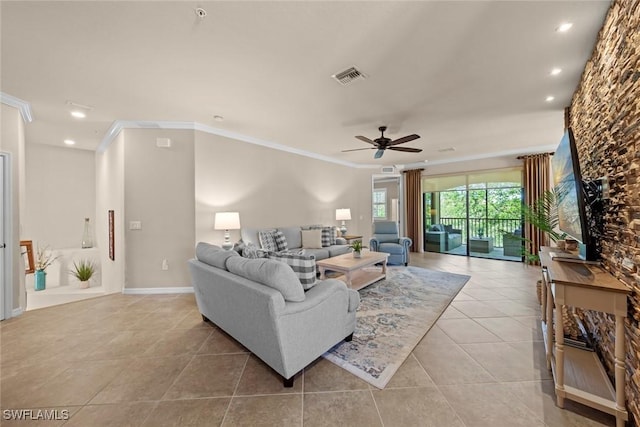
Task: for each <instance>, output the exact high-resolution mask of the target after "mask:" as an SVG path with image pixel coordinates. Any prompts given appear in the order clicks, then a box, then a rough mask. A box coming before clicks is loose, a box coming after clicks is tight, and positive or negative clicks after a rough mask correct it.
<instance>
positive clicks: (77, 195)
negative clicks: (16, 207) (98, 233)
mask: <svg viewBox="0 0 640 427" xmlns="http://www.w3.org/2000/svg"><path fill="white" fill-rule="evenodd" d="M26 172H27V178H26V180H27V181H26V210H25V212H24V213H23V218H24V229H23V236H24V237H25V238H27V239H28V240H32V241H33V244H34V249H35V246H36V245H38V246H41V247H43V246H49V247H51V248H52V249H63V248H79V247H81V244H82V233H83V230H84V219H85V218H90V222H91V224H92V229H93V230H94V234H95V226H96V217H95V209H96V197H95V192H96V184H95V182H96V178H95V177H96V166H95V153H94V152H93V151H88V150H78V149H74V148H66V147H55V146H52V145H45V144H35V143H29V144H28V145H27V146H26ZM93 240H94V242H95V235H94V239H93Z"/></svg>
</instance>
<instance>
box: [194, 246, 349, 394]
mask: <svg viewBox="0 0 640 427" xmlns="http://www.w3.org/2000/svg"><path fill="white" fill-rule="evenodd" d="M188 263H189V271H190V273H191V278H192V282H193V288H194V291H195V297H196V302H197V304H198V309H199V310H200V313H201V314H202V317H203V319H204V320H205V321H211V322H213V323H214V324H215V325H216V326H218V327H220V328H221V329H222V330H224V331H225V332H226V333H228V334H229V335H231V336H232V337H233V338H235V339H236V340H237V341H238V342H240V343H241V344H242V345H244V346H245V347H246V348H247V349H249V350H250V351H251V352H252V353H253V354H255V355H256V356H258V357H259V358H260V359H262V360H263V361H264V362H265V363H266V364H267V365H269V366H270V367H271V368H273V370H275V371H276V372H278V373H279V374H280V375H282V377H283V378H284V384H285V386H286V387H291V386H293V377H294V375H295V374H296V373H298V372H300V371H301V370H302V369H303V368H304V367H305V366H307V365H308V364H309V363H311V362H313V361H314V360H315V359H317V358H318V357H319V356H321V355H322V354H323V353H325V352H326V351H327V350H329V349H330V348H331V347H333V346H334V345H336V344H338V343H339V342H340V341H342V340H345V339H346V340H347V341H350V340H351V337H352V336H353V331H354V330H355V325H356V309H357V307H358V305H359V303H360V295H359V294H358V292H357V291H354V290H351V289H347V286H346V285H345V284H344V283H343V282H342V281H340V280H336V279H328V280H324V281H319V282H317V284H316V285H315V286H313V287H311V288H310V289H308V290H307V291H304V289H303V288H302V285H301V283H300V281H299V280H298V277H297V276H296V275H295V274H294V272H293V270H292V269H291V268H290V267H289V266H288V265H287V264H285V263H282V262H279V261H274V260H271V259H265V258H261V259H247V258H243V257H241V256H239V255H238V253H237V252H236V251H233V250H231V251H225V250H223V249H222V248H220V247H218V246H215V245H210V244H208V243H198V245H197V247H196V258H195V259H191V260H189V262H188Z"/></svg>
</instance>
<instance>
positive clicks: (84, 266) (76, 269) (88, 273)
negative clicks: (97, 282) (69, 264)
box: [70, 260, 96, 289]
mask: <svg viewBox="0 0 640 427" xmlns="http://www.w3.org/2000/svg"><path fill="white" fill-rule="evenodd" d="M95 272H96V268H95V266H94V265H93V263H91V261H87V260H80V261H79V262H78V263H76V262H75V261H74V262H73V269H72V270H71V271H70V273H71V275H72V276H74V277H75V278H76V279H78V280H79V281H80V289H86V288H88V287H89V279H91V277H92V276H93V274H94V273H95Z"/></svg>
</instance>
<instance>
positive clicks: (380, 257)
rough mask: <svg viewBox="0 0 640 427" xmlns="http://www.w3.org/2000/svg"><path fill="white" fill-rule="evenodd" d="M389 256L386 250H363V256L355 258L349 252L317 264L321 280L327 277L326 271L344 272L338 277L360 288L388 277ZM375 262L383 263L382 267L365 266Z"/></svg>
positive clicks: (352, 286)
mask: <svg viewBox="0 0 640 427" xmlns="http://www.w3.org/2000/svg"><path fill="white" fill-rule="evenodd" d="M387 258H389V254H387V253H384V252H371V251H362V256H361V258H354V257H353V254H352V253H348V254H344V255H338V256H334V257H332V258H327V259H323V260H320V261H317V262H316V266H318V269H319V270H320V279H321V280H324V279H326V278H327V276H326V274H325V272H326V271H328V270H330V271H337V272H339V273H343V274H344V276H340V277H338V279H341V280H344V282H345V283H346V284H347V287H349V288H351V289H355V290H358V289H362V288H364V287H365V286H368V285H370V284H372V283H374V282H377V281H378V280H382V279H384V278H386V277H387ZM375 264H382V265H381V268H380V269H379V270H378V269H367V270H365V267H372V266H374V265H375Z"/></svg>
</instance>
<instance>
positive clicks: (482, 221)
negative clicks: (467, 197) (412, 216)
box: [425, 217, 522, 248]
mask: <svg viewBox="0 0 640 427" xmlns="http://www.w3.org/2000/svg"><path fill="white" fill-rule="evenodd" d="M438 224H443V225H450V226H451V228H455V229H458V230H462V242H463V243H465V242H466V241H467V230H466V229H465V227H466V224H467V218H454V217H441V218H440V220H439V221H438ZM430 225H431V224H428V225H426V226H425V228H426V229H428V228H429V226H430ZM521 227H522V220H521V219H520V218H507V219H496V218H469V233H470V236H471V237H480V235H482V236H483V237H492V238H493V246H494V247H498V248H501V247H503V241H502V240H503V239H502V236H503V234H504V233H512V232H513V231H515V230H520V229H521Z"/></svg>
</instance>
